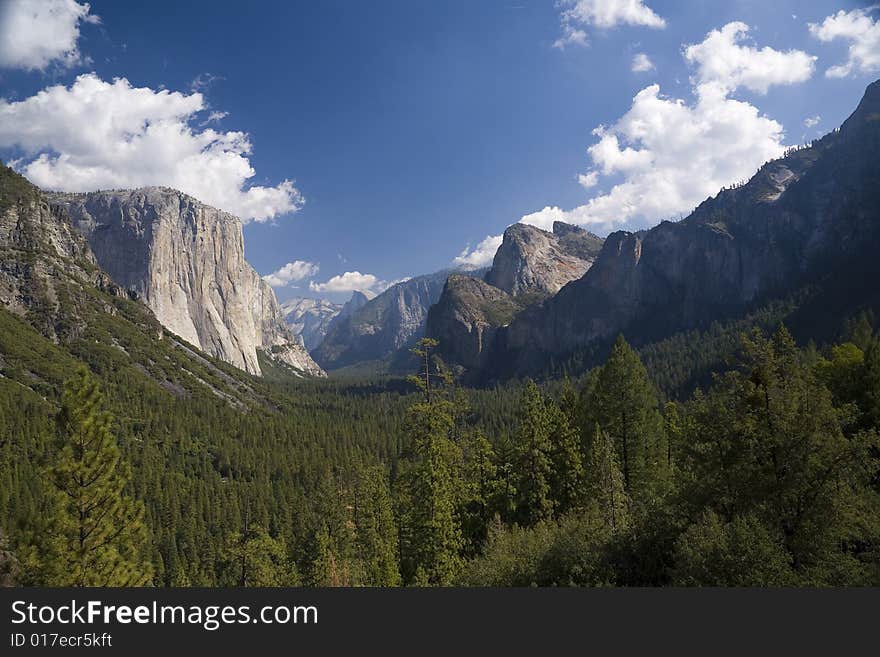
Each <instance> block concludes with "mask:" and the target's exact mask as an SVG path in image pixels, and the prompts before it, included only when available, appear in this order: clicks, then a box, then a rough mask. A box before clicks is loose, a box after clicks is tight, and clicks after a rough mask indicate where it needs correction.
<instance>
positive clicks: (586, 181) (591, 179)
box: [578, 171, 599, 189]
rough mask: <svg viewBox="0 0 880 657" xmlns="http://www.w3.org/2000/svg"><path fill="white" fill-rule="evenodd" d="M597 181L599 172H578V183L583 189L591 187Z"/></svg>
mask: <svg viewBox="0 0 880 657" xmlns="http://www.w3.org/2000/svg"><path fill="white" fill-rule="evenodd" d="M598 183H599V172H598V171H590V172H588V173H579V174H578V184H579V185H580V186H581V187H583V188H584V189H591V188H593V187H595V186H596V185H597V184H598Z"/></svg>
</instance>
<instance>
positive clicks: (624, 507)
mask: <svg viewBox="0 0 880 657" xmlns="http://www.w3.org/2000/svg"><path fill="white" fill-rule="evenodd" d="M587 472H589V478H588V480H587V489H586V496H587V498H588V499H591V500H593V501H594V502H595V503H596V505H597V506H598V510H599V514H600V516H601V518H602V521H603V522H604V523H605V525H606V526H607V527H609V528H610V529H611V531H612V532H615V531H618V530H619V529H623V528H625V527H626V526H627V524H628V523H629V507H630V500H629V496H628V495H627V494H626V485H625V483H624V480H623V474H622V473H621V471H620V466H619V464H618V460H617V450H616V449H615V447H614V443H613V441H612V440H611V437H610V436H609V435H608V433H607V432H605V431H603V430H602V427H600V426H599V425H598V424H597V425H596V429H595V431H594V432H593V440H592V444H591V445H590V454H589V459H588V465H587Z"/></svg>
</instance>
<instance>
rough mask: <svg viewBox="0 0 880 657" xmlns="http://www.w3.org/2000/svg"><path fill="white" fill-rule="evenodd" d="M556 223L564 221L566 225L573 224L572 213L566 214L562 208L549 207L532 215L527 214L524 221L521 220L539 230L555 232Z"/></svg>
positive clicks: (521, 221)
mask: <svg viewBox="0 0 880 657" xmlns="http://www.w3.org/2000/svg"><path fill="white" fill-rule="evenodd" d="M554 221H564V222H566V223H571V222H572V216H571V212H566V211H565V210H563V209H562V208H559V207H556V206H555V205H554V206H552V207H551V206H549V205H548V206H547V207H545V208H544V209H543V210H538V211H537V212H532V213H531V214H527V215H526V216H524V217H523V218H522V219H520V223H523V224H529V225H531V226H537V227H538V228H541V229H543V230H553V222H554Z"/></svg>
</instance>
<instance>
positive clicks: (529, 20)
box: [0, 0, 880, 300]
mask: <svg viewBox="0 0 880 657" xmlns="http://www.w3.org/2000/svg"><path fill="white" fill-rule="evenodd" d="M7 1H8V0H7ZM25 1H27V0H25ZM52 3H57V4H58V7H57V9H58V11H60V12H63V11H70V10H71V9H72V8H73V9H72V11H74V13H75V16H74V20H73V21H72V22H71V20H68V21H67V23H64V26H66V27H67V28H69V29H67V31H65V30H59V29H53V30H51V31H50V32H49V33H47V36H46V37H45V39H49V40H51V39H58V40H59V41H64V40H65V39H66V41H65V42H64V43H61V44H59V49H58V52H57V53H55V54H53V52H51V49H49V50H47V49H46V46H45V43H44V44H43V49H42V51H40V50H39V49H37V50H34V47H35V46H34V45H33V44H31V43H27V42H22V43H18V44H17V45H16V46H15V48H17V49H16V50H13V48H12V47H10V46H7V47H6V48H7V51H6V52H5V53H4V52H0V97H2V98H3V99H4V100H3V101H0V118H2V119H3V121H5V123H6V127H5V128H4V127H3V126H2V125H0V157H2V158H3V160H4V161H10V160H13V161H15V166H16V167H17V168H19V170H22V171H23V172H24V173H26V175H29V177H31V178H32V179H33V180H34V181H35V182H37V183H38V184H43V185H47V184H48V183H51V184H48V185H47V186H55V187H62V186H63V187H69V188H81V189H85V188H89V187H92V188H94V187H96V186H98V187H99V186H102V185H103V186H105V187H106V186H115V185H111V184H109V183H118V184H119V185H128V184H129V183H131V184H132V186H134V185H138V184H169V185H172V186H180V187H186V186H189V189H186V190H185V191H191V192H192V191H198V192H199V193H200V194H201V195H202V196H208V197H210V198H206V199H203V200H206V201H209V202H213V203H214V204H216V205H218V206H220V207H221V208H223V209H227V210H229V211H232V212H235V213H236V214H240V215H244V214H248V213H250V214H252V215H253V216H255V217H256V218H257V219H258V220H256V221H249V222H248V223H247V224H246V225H245V228H244V232H245V244H246V251H247V256H248V259H249V260H250V262H251V263H252V264H253V265H254V266H255V267H256V268H257V270H258V271H259V272H260V273H261V274H269V273H271V272H273V271H275V270H277V269H279V268H281V267H282V266H283V265H285V264H286V263H293V262H295V261H300V264H299V265H296V266H292V267H289V268H288V270H287V271H288V274H289V275H288V276H286V277H285V276H283V275H282V276H280V277H279V278H276V279H273V281H274V282H276V283H277V284H279V285H278V287H277V288H276V289H277V292H278V295H279V297H281V298H282V299H284V298H288V297H291V296H297V295H305V296H324V297H328V298H333V299H336V300H341V299H344V298H346V297H347V296H348V295H349V294H350V292H349V290H350V288H352V287H358V286H361V287H370V288H371V289H372V290H373V291H377V290H379V289H381V287H382V285H383V284H387V282H390V281H393V280H397V279H400V278H403V277H407V276H413V275H418V274H421V273H428V272H431V271H435V270H438V269H440V268H443V267H446V266H449V264H450V263H451V262H452V261H453V259H454V258H455V257H456V256H458V255H459V254H460V253H461V252H462V250H463V249H464V248H465V247H466V246H470V247H474V246H476V245H478V243H479V242H480V241H481V240H483V238H485V237H487V236H497V235H500V233H501V232H502V231H503V230H504V228H505V227H506V226H507V225H509V224H511V223H514V222H516V221H518V220H520V218H522V217H523V216H524V215H530V214H531V213H536V212H539V211H542V209H544V208H551V209H550V210H548V211H545V212H544V213H543V214H540V215H537V216H536V217H535V218H534V219H533V223H536V224H538V225H548V223H547V222H549V221H550V220H552V218H563V219H566V220H570V221H576V222H579V223H583V224H584V225H585V226H587V227H588V228H590V229H591V230H594V231H595V232H598V233H600V234H605V233H607V232H608V231H609V230H612V229H617V228H625V229H635V228H641V227H645V226H649V225H652V224H653V223H656V222H657V221H659V220H660V219H663V218H668V217H677V216H680V215H681V214H686V213H687V211H688V209H689V208H690V207H692V206H693V205H694V204H695V203H694V202H693V201H694V199H695V198H697V197H699V200H702V198H704V197H705V195H708V194H709V193H714V192H715V191H717V187H718V186H720V184H727V183H731V182H735V181H736V180H735V179H736V178H739V177H746V175H744V173H743V172H746V171H749V172H752V171H753V170H754V169H755V168H756V166H757V164H756V161H757V162H758V163H760V161H761V160H762V159H766V157H764V156H765V155H767V154H773V153H775V152H776V151H775V150H774V149H778V148H780V147H781V146H784V145H791V144H796V143H799V142H801V141H802V140H803V139H804V138H806V139H810V138H813V137H815V136H818V135H820V134H823V133H824V132H827V131H828V130H830V129H832V128H833V127H835V126H837V125H839V123H840V122H841V121H842V120H843V119H845V118H846V116H847V115H848V114H849V113H850V112H851V111H852V110H853V109H854V107H855V105H856V104H857V102H858V100H859V98H860V97H861V94H862V92H863V91H864V88H865V86H866V85H867V84H868V83H869V82H871V81H873V80H874V79H876V78H877V77H880V64H878V61H877V58H878V55H877V49H878V48H877V43H878V42H877V38H878V37H877V34H878V33H880V27H878V26H877V19H878V18H880V11H860V8H863V7H866V6H867V5H866V4H864V3H851V2H841V1H839V0H838V1H836V2H819V1H817V2H785V1H774V2H766V0H764V1H760V2H759V1H751V0H750V1H739V2H736V1H725V2H706V1H694V2H687V1H676V2H664V1H662V0H643V2H639V1H638V0H624V1H623V2H621V1H620V0H616V1H615V0H580V3H575V2H574V0H571V2H568V3H566V2H563V3H561V4H556V3H554V2H553V1H552V0H541V1H538V0H506V1H501V2H489V1H480V2H473V1H472V0H471V1H466V2H457V1H453V0H447V1H444V2H439V1H437V2H428V1H421V0H410V1H408V2H404V1H399V2H370V3H362V2H350V1H344V2H331V1H322V2H278V3H269V2H259V3H240V2H229V3H224V2H219V1H217V0H214V1H212V2H195V1H193V2H185V3H180V2H161V1H159V0H154V1H153V2H151V3H133V2H102V1H101V0H94V1H93V2H91V3H90V7H89V9H88V10H87V11H85V12H84V10H83V9H82V8H81V7H82V3H79V4H78V3H77V2H75V1H74V0H52ZM11 4H16V2H12V3H11ZM19 4H20V3H19ZM613 5H620V6H624V5H626V6H627V7H628V9H621V10H620V11H617V10H615V9H614V7H613ZM10 6H11V5H10ZM609 6H612V7H611V9H609ZM76 7H80V9H76ZM634 7H635V9H633V8H634ZM3 11H4V12H5V15H4V13H0V36H3V31H4V30H6V32H7V33H17V34H21V33H22V30H21V28H20V27H19V28H17V29H14V26H13V27H10V25H12V23H13V21H14V20H18V19H17V18H16V17H14V16H13V15H12V11H13V10H12V9H9V8H8V7H6V9H4V10H3ZM615 11H616V12H617V13H615ZM840 11H842V12H845V15H841V16H840V17H839V20H836V21H835V22H830V23H824V26H823V22H824V21H826V18H828V17H831V16H835V15H837V12H840ZM76 12H78V13H76ZM603 12H604V13H603ZM609 12H610V13H609ZM627 12H628V13H627ZM94 16H97V17H99V19H98V18H93V17H94ZM26 19H27V16H24V17H23V18H21V20H26ZM56 19H57V20H61V18H59V15H58V14H57V13H56V14H54V15H53V18H52V20H56ZM844 19H845V20H844ZM3 21H5V22H6V23H7V25H6V26H5V27H4V25H3V24H2V23H3ZM735 21H738V22H741V23H744V24H745V25H747V26H748V27H749V30H748V32H744V31H742V30H739V31H737V30H736V29H733V28H728V30H727V31H726V32H718V33H717V34H716V38H715V39H714V40H712V41H708V42H707V35H708V34H709V33H710V32H711V31H713V30H721V28H723V27H724V26H725V25H728V24H730V23H731V22H735ZM42 22H43V24H44V26H45V25H46V24H47V22H48V18H45V17H44V18H43V20H42ZM810 23H812V24H814V27H813V29H812V30H811V29H810V27H809V24H810ZM70 25H73V27H72V28H70ZM71 30H72V31H71ZM685 44H705V45H704V47H701V48H698V49H696V50H693V51H691V55H692V56H691V57H690V58H689V57H688V56H686V52H685V51H684V49H683V46H684V45H685ZM0 48H3V46H0ZM764 48H771V49H773V52H767V51H765V52H763V54H762V49H764ZM792 51H797V52H795V53H794V54H793V53H792ZM774 53H776V54H774ZM638 54H643V55H645V56H646V57H647V60H648V61H649V62H650V66H649V64H648V62H646V61H644V60H643V59H642V60H640V61H641V62H642V66H641V68H644V69H647V70H641V71H634V70H633V68H634V58H635V57H636V55H638ZM777 55H778V56H777ZM813 57H815V58H816V59H812V58H813ZM832 67H837V68H836V69H834V71H832V74H831V76H829V75H828V73H827V72H828V69H829V68H832ZM89 74H93V75H91V76H90V77H89V78H88V79H87V80H83V79H82V78H79V82H78V76H83V75H89ZM114 78H125V79H126V80H127V81H128V84H127V86H126V85H124V84H122V83H117V84H116V85H115V86H114V83H113V80H114ZM655 84H656V85H659V89H654V90H653V91H651V89H652V87H651V85H655ZM56 85H61V86H62V87H63V88H62V89H61V90H59V91H57V92H56V93H55V94H53V95H50V96H48V97H47V98H48V100H46V101H45V102H42V103H38V102H36V100H34V98H35V97H36V94H38V93H39V92H41V90H44V89H47V88H51V87H54V86H56ZM74 85H78V86H77V87H76V91H77V92H78V93H77V94H74V93H73V89H74ZM646 89H647V90H648V91H647V92H643V90H646ZM138 90H140V91H138ZM162 90H167V92H168V93H167V94H163V93H162ZM79 92H81V93H79ZM196 92H198V93H200V94H201V96H199V97H198V98H195V97H194V96H193V94H194V93H196ZM640 92H643V93H642V94H641V95H639V94H640ZM710 92H711V94H710ZM637 95H638V98H639V100H638V101H636V100H634V99H636V98H637ZM701 97H702V101H701V100H700V98H701ZM92 99H96V100H92ZM29 100H30V101H31V102H28V101H29ZM677 101H680V102H677ZM90 102H92V103H93V104H92V105H90V104H89V103H90ZM53 103H57V105H53ZM138 103H141V104H142V105H143V109H142V111H141V110H138V111H136V109H137V105H138ZM701 103H702V104H701ZM89 108H91V109H89ZM91 111H93V112H95V113H96V114H97V115H98V118H96V119H89V118H88V117H89V112H91ZM139 112H140V113H139ZM4 113H5V116H4ZM736 113H742V116H741V118H737V116H736ZM655 117H658V118H657V120H658V121H662V122H664V123H663V124H662V125H658V126H654V127H653V128H651V127H650V126H648V127H647V128H646V127H645V126H646V125H647V124H650V123H651V122H652V121H653V120H654V118H655ZM814 117H819V118H818V119H816V118H814ZM811 118H812V119H813V121H816V122H815V123H813V121H809V122H808V123H809V124H810V125H809V126H808V125H805V121H807V120H808V119H811ZM126 121H129V122H131V124H132V125H134V126H135V127H133V128H125V129H122V128H120V129H119V134H117V133H115V132H112V131H113V130H114V128H113V126H116V125H119V124H125V122H126ZM703 121H706V124H705V125H706V131H710V132H713V134H711V135H707V134H702V135H700V136H694V135H690V134H687V133H686V129H687V127H688V125H689V124H691V123H700V122H703ZM725 121H726V122H727V123H725ZM40 122H43V123H45V124H46V125H45V126H43V125H42V124H41V123H40ZM76 122H81V125H80V124H77V123H76ZM150 122H152V123H154V124H155V127H154V132H153V133H150V134H149V135H147V134H146V133H145V135H144V139H143V140H142V141H141V142H138V145H137V146H136V148H133V151H132V154H131V156H130V157H128V156H126V155H125V154H124V153H123V151H126V149H127V148H128V146H127V145H125V144H123V145H122V146H118V145H117V146H116V147H114V148H112V149H111V148H110V146H108V145H107V144H108V143H110V142H112V138H117V137H118V138H119V139H122V140H123V141H124V140H127V139H131V138H132V137H131V133H132V132H137V131H139V130H144V129H145V127H144V126H145V125H147V124H149V123H150ZM35 124H39V125H40V130H41V131H40V130H38V132H40V134H39V135H38V136H34V135H29V136H22V131H23V128H22V127H21V126H22V125H25V126H33V125H35ZM96 124H100V125H103V126H106V130H108V131H111V132H108V133H99V134H96V135H95V136H94V139H92V140H89V139H88V134H87V133H88V131H90V130H92V129H95V128H94V126H95V125H96ZM126 125H127V124H126ZM600 125H604V126H606V130H605V132H604V133H600V134H594V132H593V131H594V129H595V128H597V127H598V126H600ZM160 127H162V128H163V129H166V130H167V131H168V132H167V135H168V136H167V137H162V134H166V133H160V132H159V128H160ZM645 129H647V130H648V131H649V132H650V130H654V132H653V133H650V134H645V135H644V136H639V135H642V134H643V133H642V131H643V130H645ZM181 130H183V131H184V132H186V131H188V132H186V134H181ZM206 131H212V132H211V133H210V134H209V133H206ZM676 131H681V134H680V135H679V133H678V132H676ZM783 131H784V132H783ZM239 133H245V134H239ZM107 134H111V135H113V137H112V138H108V137H107ZM84 135H85V136H84ZM120 135H122V136H120ZM690 139H694V141H693V142H690V141H688V140H690ZM174 140H180V143H179V145H175V146H174V148H175V149H179V150H174V151H173V153H172V154H169V153H163V152H162V151H163V149H164V146H163V145H164V144H166V143H174V144H177V142H176V141H174ZM664 140H666V141H664ZM725 140H727V142H731V141H736V142H738V143H739V144H740V148H739V150H737V149H735V148H734V149H733V150H731V151H730V152H729V153H728V152H726V151H725V150H724V148H719V146H718V145H719V144H722V145H723V144H726V143H727V142H725ZM750 140H753V142H752V141H750ZM599 142H603V146H607V147H608V148H607V149H606V148H603V149H602V152H601V153H600V152H598V151H596V150H594V151H593V152H588V150H587V149H588V148H589V147H591V146H595V145H597V144H598V143H599ZM677 144H678V145H680V146H681V148H677V147H676V145H677ZM612 146H613V147H614V148H611V147H612ZM137 149H140V150H137ZM200 149H201V150H200ZM609 149H610V150H609ZM111 150H112V152H110V151H111ZM68 152H69V153H68ZM41 154H42V155H43V160H42V161H39V157H40V155H41ZM65 154H69V157H65ZM59 157H60V159H58V158H59ZM713 158H714V159H713ZM719 158H724V159H725V160H726V162H717V161H716V160H718V159H719ZM755 158H757V160H756V159H755ZM187 162H192V166H191V167H190V168H189V169H187V168H186V166H187V165H186V163H187ZM731 162H733V164H731ZM734 165H735V166H734ZM248 166H250V167H252V168H253V170H254V172H255V173H254V175H253V176H252V177H251V176H247V175H246V173H247V167H248ZM688 166H690V167H694V170H692V171H690V172H688V170H687V167H688ZM199 167H205V169H200V168H199ZM172 168H173V170H172ZM694 171H699V172H703V171H706V172H708V173H707V174H706V180H705V181H702V186H697V187H694V186H691V179H693V178H695V177H699V176H695V175H694ZM578 174H581V175H582V176H583V178H582V182H583V183H585V184H586V185H587V186H586V187H585V185H584V184H581V183H579V181H578ZM730 177H733V178H734V179H730V180H727V178H730ZM166 178H167V182H164V181H165V180H166ZM285 181H288V182H286V183H285ZM683 181H686V182H683ZM619 185H623V186H624V187H621V189H619V190H617V192H615V194H612V195H610V196H609V194H610V193H611V191H612V190H613V189H614V187H615V186H619ZM252 188H256V189H253V190H252V191H250V192H249V191H248V190H251V189H252ZM708 189H711V190H712V191H711V192H707V191H706V190H708ZM627 190H629V191H627ZM199 193H197V194H196V195H200V194H199ZM626 194H629V196H628V197H627V196H626ZM701 194H702V196H700V195H701ZM596 197H599V202H594V203H593V204H588V202H589V201H590V199H591V198H596ZM552 208H555V209H552ZM294 209H296V211H295V212H294V211H291V210H294ZM628 213H629V214H628ZM495 243H497V242H491V245H492V246H494V244H495ZM481 257H482V261H485V255H484V254H477V255H474V257H472V258H471V259H470V262H473V263H477V262H478V261H481ZM306 263H308V264H306ZM345 272H359V273H360V274H361V275H362V276H361V277H360V278H356V277H354V276H349V277H347V278H339V279H337V280H336V282H335V283H333V282H331V283H330V284H328V281H330V280H331V279H332V277H334V276H340V275H343V274H344V273H345ZM364 275H367V276H371V277H374V278H373V279H370V278H368V277H367V276H364ZM300 277H301V278H300ZM289 279H299V280H291V281H290V283H289V284H287V285H281V283H284V282H286V281H287V280H289ZM310 282H311V283H312V290H310V289H309V283H310ZM383 282H384V283H383Z"/></svg>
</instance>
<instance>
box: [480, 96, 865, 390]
mask: <svg viewBox="0 0 880 657" xmlns="http://www.w3.org/2000/svg"><path fill="white" fill-rule="evenodd" d="M878 151H880V82H875V83H873V84H872V85H870V86H869V87H868V89H867V91H866V93H865V96H864V98H863V99H862V101H861V103H860V104H859V107H858V109H857V110H856V111H855V112H854V113H853V115H852V116H851V117H850V118H849V119H847V121H846V122H845V123H844V124H843V126H842V127H841V128H840V129H839V130H837V131H834V132H833V133H831V134H829V135H826V136H825V137H823V138H822V139H821V140H819V141H817V142H815V143H813V144H812V145H811V146H810V147H808V148H803V149H800V150H795V151H792V152H789V153H788V154H786V156H785V157H783V158H780V159H778V160H775V161H772V162H769V163H767V164H766V165H764V166H763V167H762V168H761V169H760V170H759V171H758V173H757V174H756V175H755V176H754V177H753V178H752V179H751V180H750V181H749V182H748V183H746V184H745V185H743V186H740V187H738V188H735V189H727V190H723V191H722V192H720V193H719V194H718V195H717V196H716V197H714V198H711V199H708V200H706V201H705V202H703V203H702V204H701V205H700V206H699V207H698V208H697V209H696V210H695V211H694V212H693V213H692V214H691V215H690V216H689V217H687V218H686V219H684V220H683V221H681V222H678V223H672V222H663V223H661V224H660V225H658V226H656V227H654V228H652V229H651V230H648V231H641V232H638V233H629V232H625V231H619V232H616V233H613V234H612V235H610V236H609V237H608V238H607V240H606V241H605V245H604V246H603V248H602V251H601V253H600V254H599V256H598V258H597V260H596V262H595V263H594V265H593V266H592V268H591V269H590V270H589V271H588V272H587V274H586V275H585V276H584V277H583V278H581V279H579V280H577V281H574V282H572V283H569V284H568V285H566V286H565V287H564V288H562V290H560V292H559V293H558V294H557V295H555V296H554V297H553V298H551V299H548V300H547V301H546V302H545V303H543V304H542V305H540V306H536V307H532V308H530V309H527V310H526V311H524V312H522V313H521V314H520V315H518V316H517V317H516V319H515V320H514V321H513V322H512V323H511V325H510V326H509V327H507V328H506V329H504V330H503V331H500V332H499V334H498V337H497V339H496V341H495V344H494V345H493V355H492V364H491V365H490V366H489V368H488V370H489V371H488V372H487V374H488V375H490V376H497V375H509V374H513V373H518V374H519V373H523V372H529V371H534V370H536V369H539V368H541V367H543V366H544V365H545V364H546V363H547V361H548V360H549V359H556V358H559V357H564V356H566V355H567V354H571V353H573V352H575V351H577V350H579V349H584V348H585V347H587V346H588V345H590V343H592V342H595V341H601V340H604V339H608V338H610V337H612V336H613V335H615V334H617V333H619V332H624V333H626V335H627V337H628V338H629V339H631V340H633V341H635V342H646V341H649V340H654V339H660V338H662V337H664V336H666V335H671V334H672V333H674V332H676V331H680V330H686V329H689V328H694V327H700V326H705V325H707V324H708V323H709V322H711V321H713V320H718V319H724V318H726V317H733V316H736V315H738V314H739V313H742V312H743V311H744V310H745V309H747V308H748V307H750V306H754V305H755V304H756V303H760V302H761V301H762V300H767V299H772V298H778V297H781V296H783V295H785V294H786V293H789V292H790V291H793V290H795V289H798V288H799V287H802V286H804V285H808V284H811V283H817V282H821V281H822V280H823V279H824V278H825V277H827V276H828V274H829V273H832V272H835V271H836V270H838V269H840V268H844V269H845V268H850V267H856V266H858V264H859V263H860V262H865V261H872V260H873V259H875V258H876V251H877V248H878V246H880V240H878V237H880V230H878V228H880V214H878V213H880V165H878V159H877V155H876V154H877V152H878ZM872 285H873V284H872V283H869V282H868V281H865V280H860V279H857V280H853V281H852V282H851V286H850V290H849V296H850V297H851V303H850V304H849V305H850V307H851V308H858V307H859V306H860V305H863V304H864V300H865V298H866V295H867V294H868V293H869V292H870V290H869V289H868V288H869V287H871V286H872Z"/></svg>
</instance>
